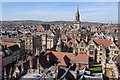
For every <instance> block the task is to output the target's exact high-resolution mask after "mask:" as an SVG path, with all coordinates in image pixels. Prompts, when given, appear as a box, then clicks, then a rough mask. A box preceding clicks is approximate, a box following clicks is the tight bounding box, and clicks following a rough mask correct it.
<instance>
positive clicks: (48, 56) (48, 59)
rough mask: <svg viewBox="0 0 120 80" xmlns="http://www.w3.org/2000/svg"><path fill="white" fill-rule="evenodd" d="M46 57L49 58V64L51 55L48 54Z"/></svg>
mask: <svg viewBox="0 0 120 80" xmlns="http://www.w3.org/2000/svg"><path fill="white" fill-rule="evenodd" d="M46 57H47V61H48V62H49V61H50V55H49V54H48V55H47V56H46Z"/></svg>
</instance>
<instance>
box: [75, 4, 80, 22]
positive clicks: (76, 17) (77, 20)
mask: <svg viewBox="0 0 120 80" xmlns="http://www.w3.org/2000/svg"><path fill="white" fill-rule="evenodd" d="M74 23H80V14H79V8H78V6H77V9H76V14H75V21H74Z"/></svg>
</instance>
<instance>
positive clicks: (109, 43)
mask: <svg viewBox="0 0 120 80" xmlns="http://www.w3.org/2000/svg"><path fill="white" fill-rule="evenodd" d="M91 41H92V40H90V42H91ZM93 41H94V42H95V43H97V44H98V45H100V44H102V45H104V46H105V47H109V46H110V45H111V43H112V40H107V39H93Z"/></svg>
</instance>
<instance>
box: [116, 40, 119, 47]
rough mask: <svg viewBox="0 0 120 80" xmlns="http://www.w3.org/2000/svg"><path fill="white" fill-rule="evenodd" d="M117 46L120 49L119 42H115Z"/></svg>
mask: <svg viewBox="0 0 120 80" xmlns="http://www.w3.org/2000/svg"><path fill="white" fill-rule="evenodd" d="M116 44H117V46H118V47H119V48H120V40H119V41H117V42H116Z"/></svg>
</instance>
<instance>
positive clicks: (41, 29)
mask: <svg viewBox="0 0 120 80" xmlns="http://www.w3.org/2000/svg"><path fill="white" fill-rule="evenodd" d="M44 30H45V29H44V27H43V26H42V25H40V26H38V28H37V31H44Z"/></svg>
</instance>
